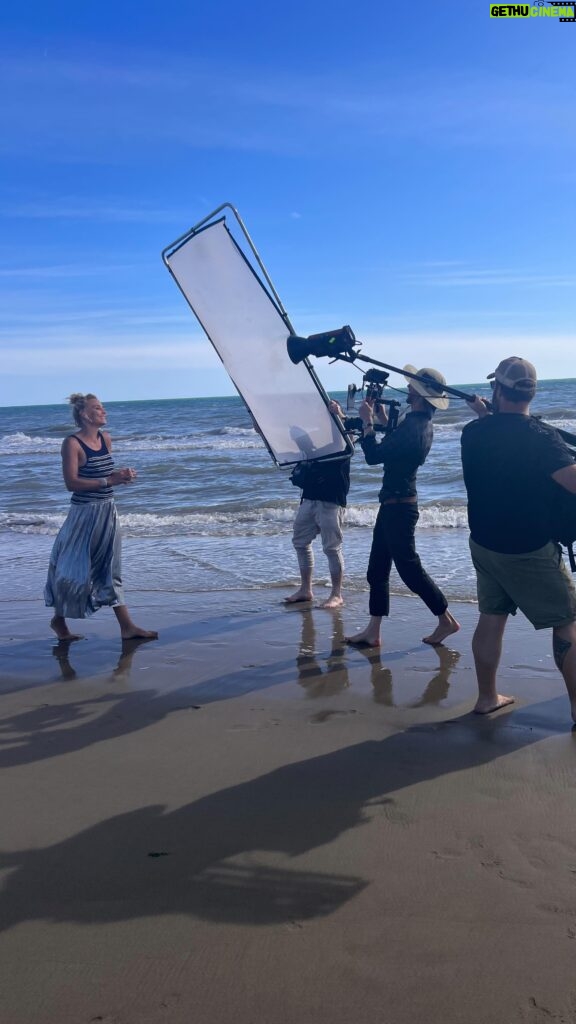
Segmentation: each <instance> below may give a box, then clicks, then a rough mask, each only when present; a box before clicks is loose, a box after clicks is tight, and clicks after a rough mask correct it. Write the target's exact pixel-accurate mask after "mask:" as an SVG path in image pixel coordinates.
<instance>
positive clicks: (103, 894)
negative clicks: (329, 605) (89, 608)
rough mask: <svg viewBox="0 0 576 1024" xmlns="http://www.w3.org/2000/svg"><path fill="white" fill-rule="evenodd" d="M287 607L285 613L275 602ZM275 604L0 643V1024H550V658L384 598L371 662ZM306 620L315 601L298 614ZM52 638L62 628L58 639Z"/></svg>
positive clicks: (218, 608)
mask: <svg viewBox="0 0 576 1024" xmlns="http://www.w3.org/2000/svg"><path fill="white" fill-rule="evenodd" d="M287 592H288V591H286V593H287ZM286 593H285V592H284V591H282V590H277V591H275V590H273V591H266V592H263V591H251V592H248V593H240V592H234V593H232V592H225V593H218V594H214V593H206V594H196V595H193V596H190V595H181V596H177V595H176V596H175V595H167V594H162V593H154V594H151V593H147V594H146V593H140V594H137V595H135V596H134V598H133V599H131V600H130V607H131V610H132V612H133V614H134V617H135V619H136V621H137V622H139V623H141V624H142V625H144V626H149V627H152V626H157V627H158V628H159V629H160V631H161V635H160V639H159V640H158V641H157V642H152V643H145V644H141V645H139V646H134V645H132V646H131V645H126V646H125V648H124V650H122V645H121V643H120V640H119V638H118V636H117V632H116V623H115V619H114V616H113V615H112V613H111V612H110V611H109V610H102V611H101V612H99V613H98V615H97V616H95V617H94V618H92V619H90V620H88V621H87V622H86V623H84V624H83V626H84V627H85V628H84V631H85V639H83V640H81V641H79V642H77V643H74V644H71V645H58V644H56V643H55V642H54V641H53V639H52V638H51V635H50V632H49V629H48V617H49V615H48V612H47V610H46V609H44V608H43V606H42V604H41V602H39V601H21V602H18V603H16V604H10V603H9V602H4V603H3V604H2V606H1V609H2V610H1V612H0V622H1V626H2V628H1V634H2V640H1V642H0V659H1V668H0V712H1V713H0V764H1V767H2V773H1V776H0V778H1V782H0V786H1V794H2V805H1V806H2V839H1V842H0V869H1V881H2V888H1V890H0V1021H1V1024H94V1022H102V1024H228V1022H238V1024H257V1022H258V1024H259V1022H265V1024H324V1022H326V1024H352V1022H356V1021H360V1022H362V1024H409V1022H410V1024H415V1022H417V1024H419V1022H426V1024H436V1022H438V1024H440V1022H441V1024H452V1022H454V1024H489V1022H490V1024H493V1022H503V1024H515V1022H521V1024H545V1022H546V1024H552V1022H573V1021H575V1020H576V970H575V967H576V813H575V811H576V771H575V762H576V750H575V746H574V745H575V742H576V737H575V736H574V734H573V733H572V730H571V721H570V718H569V707H568V701H567V698H566V695H565V691H564V686H563V683H562V680H561V678H560V675H559V673H558V672H557V671H556V669H555V667H554V663H553V659H552V655H551V637H550V634H549V633H536V632H534V630H533V629H532V628H531V627H530V626H529V625H528V623H526V621H525V620H523V619H521V618H520V617H518V621H511V622H510V625H509V627H508V631H507V636H506V642H505V650H504V655H503V659H502V671H501V689H502V690H503V691H504V692H508V693H513V694H515V695H516V696H517V697H518V702H517V704H516V705H514V706H513V707H512V708H511V709H505V710H503V711H500V712H498V713H497V714H496V715H494V716H492V717H491V718H479V717H478V716H474V715H472V714H471V713H470V711H471V708H472V706H473V703H474V699H475V693H476V686H475V676H474V670H473V664H472V658H471V653H470V641H471V636H472V631H473V628H474V625H475V621H476V614H477V610H476V607H475V606H474V605H472V604H470V605H459V606H452V610H453V612H454V613H455V614H456V615H457V616H458V618H459V619H460V620H461V622H462V630H461V632H460V633H459V634H458V635H457V636H455V637H453V638H450V640H449V641H448V642H447V644H446V646H445V647H443V648H438V649H430V648H429V647H426V646H425V645H424V644H422V643H421V642H420V638H421V637H422V636H423V635H425V634H426V633H427V632H428V631H430V629H431V628H432V626H433V625H434V620H433V619H432V617H431V616H430V615H429V613H428V612H427V611H426V609H425V608H424V607H423V606H422V605H421V604H420V602H418V601H417V600H414V599H411V598H395V599H394V600H393V606H392V617H391V619H390V621H389V622H388V623H387V624H386V626H385V630H384V636H385V642H384V646H383V648H382V649H381V651H380V652H377V651H371V652H368V653H363V652H361V651H358V650H354V649H350V648H347V647H346V646H345V644H344V642H343V637H344V635H345V633H351V632H354V631H355V630H356V629H357V628H360V627H361V626H363V625H364V623H365V620H366V606H367V600H366V595H360V596H358V597H354V598H353V599H351V600H349V601H347V603H346V606H345V608H344V609H343V610H342V611H341V612H328V611H323V610H321V609H317V608H310V607H309V606H293V607H291V608H286V607H284V606H283V605H282V604H281V600H282V598H283V597H284V596H286ZM319 596H320V593H319ZM75 625H78V623H76V624H75Z"/></svg>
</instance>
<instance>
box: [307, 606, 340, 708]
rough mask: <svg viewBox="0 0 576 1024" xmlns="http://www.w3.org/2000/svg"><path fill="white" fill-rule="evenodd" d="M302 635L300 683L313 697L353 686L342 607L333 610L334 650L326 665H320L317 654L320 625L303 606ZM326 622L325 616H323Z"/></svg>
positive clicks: (310, 611)
mask: <svg viewBox="0 0 576 1024" xmlns="http://www.w3.org/2000/svg"><path fill="white" fill-rule="evenodd" d="M300 614H301V615H302V634H301V637H300V648H299V652H298V655H297V657H296V668H297V670H298V682H299V683H300V686H303V687H304V689H305V690H306V693H307V695H308V696H309V697H331V696H333V694H335V693H340V691H341V690H346V689H347V688H348V687H349V686H350V679H349V677H348V666H347V664H346V660H345V655H346V643H345V640H344V623H343V621H342V612H341V610H340V608H334V609H332V610H331V614H332V623H333V629H332V636H331V647H330V653H329V654H328V656H327V657H325V656H322V657H323V659H324V658H325V662H326V664H325V667H324V668H323V667H322V665H321V664H320V662H319V660H318V658H317V655H316V626H315V623H314V617H313V614H312V610H311V609H310V608H307V609H303V610H302V611H301V613H300ZM323 621H325V619H323Z"/></svg>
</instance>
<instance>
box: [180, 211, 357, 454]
mask: <svg viewBox="0 0 576 1024" xmlns="http://www.w3.org/2000/svg"><path fill="white" fill-rule="evenodd" d="M226 208H228V209H229V210H230V211H231V212H232V214H233V215H234V218H235V220H234V224H235V228H236V231H237V233H239V234H240V237H241V239H242V241H243V245H242V246H241V245H240V242H239V241H238V240H237V239H236V237H235V236H234V235H233V234H232V232H231V230H230V229H229V227H228V225H227V224H226V217H225V216H220V217H219V218H218V214H220V213H221V211H222V210H224V209H226ZM162 258H163V260H164V263H165V264H166V266H167V267H168V269H169V271H170V273H171V274H172V276H173V277H174V279H175V281H176V283H177V285H178V287H179V288H180V290H181V291H182V293H183V295H184V297H185V298H186V300H187V302H188V304H189V305H190V307H191V309H192V311H193V312H194V314H195V315H196V317H197V318H198V320H199V322H200V324H201V326H202V327H203V329H204V331H205V332H206V334H207V335H208V338H209V340H210V341H211V342H212V345H213V346H214V348H215V349H216V351H217V353H218V355H219V356H220V359H221V360H222V362H223V364H224V367H225V369H226V371H227V372H228V374H229V376H230V378H231V380H232V383H233V384H234V386H235V387H236V389H237V391H238V393H239V394H240V396H241V398H242V399H243V400H244V403H245V404H246V406H247V408H248V411H249V412H250V414H251V416H252V420H253V422H254V425H255V427H256V429H257V430H258V432H259V433H260V434H261V436H262V438H263V440H264V442H265V443H266V446H267V448H268V451H269V452H270V455H271V456H272V458H273V459H274V461H275V462H276V463H277V464H278V465H289V464H291V463H295V462H301V461H302V460H304V459H318V458H324V457H329V456H330V457H334V456H338V455H346V454H349V453H350V452H351V451H352V446H351V442H350V441H349V440H348V438H347V436H346V435H345V433H344V431H343V429H342V428H341V427H340V425H339V424H338V423H337V422H336V421H335V419H334V418H333V417H332V415H331V414H330V412H329V410H328V406H327V403H328V396H327V395H326V393H325V392H324V390H323V388H322V385H321V384H320V381H319V380H318V378H317V377H316V375H315V373H314V370H313V368H312V367H311V366H310V364H309V363H308V361H307V360H305V361H303V362H299V363H298V365H294V363H292V362H291V360H290V359H289V358H288V353H287V350H286V340H287V338H288V336H289V335H291V334H294V333H295V332H294V331H293V329H292V326H291V324H290V321H289V319H288V316H287V314H286V312H285V310H284V309H283V307H282V303H281V302H280V299H279V297H278V295H277V294H276V292H275V290H274V286H273V285H272V282H271V281H270V278H269V277H268V274H267V273H266V270H265V269H264V266H263V264H262V262H261V260H260V257H259V256H258V253H257V252H256V250H255V248H254V246H253V245H252V242H251V240H250V238H249V236H248V233H247V232H246V229H245V228H244V225H243V224H242V221H241V220H240V217H239V216H238V214H237V212H236V210H235V209H234V208H233V207H231V206H229V204H224V206H221V207H219V208H218V209H217V210H215V211H214V213H212V214H210V216H209V217H207V218H206V219H205V220H204V221H201V222H200V224H198V225H196V227H194V228H192V229H191V230H190V231H189V232H188V233H187V234H186V235H184V236H182V238H179V239H177V241H176V242H173V243H172V244H171V245H170V246H168V247H167V248H166V249H165V250H164V251H163V253H162Z"/></svg>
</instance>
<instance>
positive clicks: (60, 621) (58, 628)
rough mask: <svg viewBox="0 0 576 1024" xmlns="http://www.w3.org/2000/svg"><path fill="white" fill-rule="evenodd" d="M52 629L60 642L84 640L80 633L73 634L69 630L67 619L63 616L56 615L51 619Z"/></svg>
mask: <svg viewBox="0 0 576 1024" xmlns="http://www.w3.org/2000/svg"><path fill="white" fill-rule="evenodd" d="M50 629H53V630H54V632H55V633H56V636H57V637H58V639H59V640H82V639H83V638H82V636H81V635H80V633H71V632H70V630H69V629H68V625H67V623H66V619H65V618H63V617H62V615H54V616H53V617H52V618H51V619H50Z"/></svg>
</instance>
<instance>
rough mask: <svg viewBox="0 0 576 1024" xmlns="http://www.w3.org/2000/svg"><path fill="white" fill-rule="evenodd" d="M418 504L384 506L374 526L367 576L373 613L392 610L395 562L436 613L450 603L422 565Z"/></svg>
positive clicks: (410, 584)
mask: <svg viewBox="0 0 576 1024" xmlns="http://www.w3.org/2000/svg"><path fill="white" fill-rule="evenodd" d="M419 514H420V513H419V512H418V506H417V505H416V504H411V503H409V502H405V503H401V502H400V503H398V504H394V505H380V510H379V512H378V516H377V519H376V523H375V525H374V534H373V536H372V548H371V550H370V560H369V562H368V572H367V574H366V578H367V580H368V583H369V584H370V605H369V608H370V615H388V614H389V613H390V570H391V568H392V562H394V565H395V566H396V569H397V570H398V575H399V576H400V579H401V580H403V581H404V583H405V584H406V586H407V587H408V588H409V589H410V590H411V591H412V592H413V593H414V594H418V597H421V598H422V600H423V601H424V604H425V605H426V606H427V607H428V608H429V609H430V611H431V612H432V614H433V615H442V614H443V613H444V612H445V611H446V609H447V607H448V602H447V600H446V598H445V597H444V594H443V593H442V591H441V590H440V589H439V587H437V586H436V584H435V583H434V581H433V580H431V579H430V577H429V576H428V574H427V573H426V572H425V570H424V569H423V568H422V563H421V561H420V559H419V557H418V554H417V551H416V547H415V544H414V531H415V529H416V523H417V522H418V517H419Z"/></svg>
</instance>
